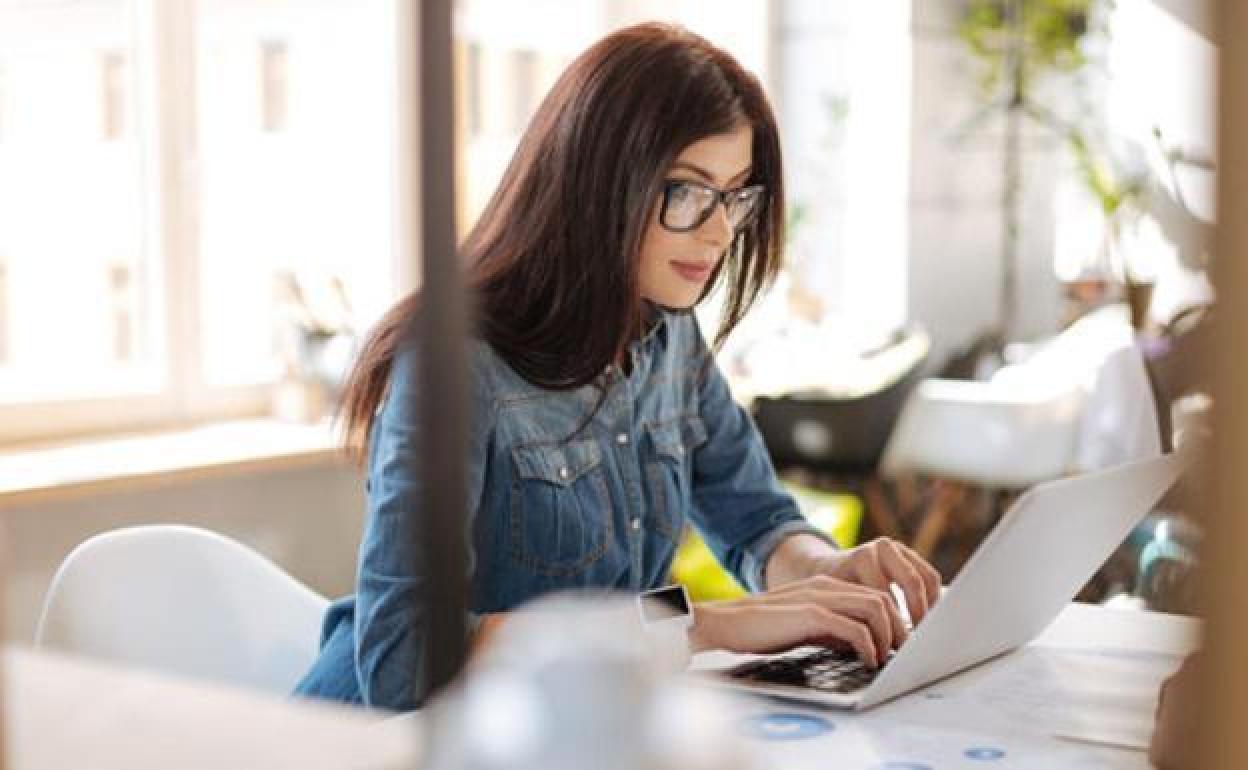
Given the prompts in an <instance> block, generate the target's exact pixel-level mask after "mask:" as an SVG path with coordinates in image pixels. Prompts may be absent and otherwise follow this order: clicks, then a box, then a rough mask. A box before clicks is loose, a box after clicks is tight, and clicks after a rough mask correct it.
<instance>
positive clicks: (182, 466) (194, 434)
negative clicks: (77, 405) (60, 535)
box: [0, 419, 346, 508]
mask: <svg viewBox="0 0 1248 770" xmlns="http://www.w3.org/2000/svg"><path fill="white" fill-rule="evenodd" d="M345 462H346V460H345V457H344V455H343V454H342V453H341V451H340V450H339V445H338V442H337V440H336V437H335V435H334V431H333V430H332V429H331V427H330V425H329V423H328V422H327V421H326V422H321V423H316V424H310V425H309V424H293V423H286V422H280V421H278V420H273V419H257V420H239V421H232V422H218V423H210V424H206V425H199V426H195V427H192V428H187V429H183V430H177V431H166V432H161V433H152V434H143V435H135V436H118V437H110V438H96V439H88V440H79V441H74V442H72V443H70V442H66V443H61V444H56V445H43V446H38V447H35V446H31V447H11V448H5V449H3V450H0V508H12V507H13V506H16V505H28V504H31V503H43V502H48V501H59V500H62V499H67V498H74V497H81V496H86V495H96V494H101V493H108V492H129V491H135V490H141V489H145V488H150V487H154V486H163V485H166V484H169V483H184V482H186V481H194V480H199V479H203V478H213V477H220V476H227V475H231V474H238V473H258V472H267V471H274V470H286V469H290V468H300V467H311V466H334V465H343V464H345Z"/></svg>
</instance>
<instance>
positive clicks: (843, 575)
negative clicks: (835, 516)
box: [767, 534, 940, 624]
mask: <svg viewBox="0 0 1248 770" xmlns="http://www.w3.org/2000/svg"><path fill="white" fill-rule="evenodd" d="M813 575H828V576H830V577H834V578H838V579H840V580H844V581H847V582H850V583H857V584H859V585H864V586H867V587H869V588H874V589H876V590H879V591H883V592H885V594H886V595H887V596H888V597H889V599H890V600H891V599H892V593H891V588H890V587H891V585H892V584H893V583H896V584H897V585H898V586H899V587H900V588H901V591H902V594H903V595H904V596H905V597H906V609H907V611H908V612H909V614H910V621H911V623H914V624H918V622H919V621H920V620H922V619H923V617H924V616H925V615H927V612H928V610H930V609H931V607H932V605H933V604H935V603H936V600H937V599H939V598H940V573H939V572H937V571H936V569H935V568H934V567H932V565H930V564H928V563H927V561H926V560H924V558H923V557H922V556H920V555H919V554H918V553H916V552H915V551H914V550H913V549H912V548H910V547H909V546H907V545H905V544H903V543H900V542H898V541H896V540H893V539H892V538H887V537H881V538H876V539H875V540H872V541H871V542H869V543H863V544H862V545H860V546H858V547H857V548H851V549H849V550H847V551H839V550H837V549H835V548H833V547H832V546H830V545H828V544H827V543H826V542H824V541H823V540H820V539H819V538H817V537H814V536H812V535H807V534H799V535H794V536H792V537H789V538H787V539H785V540H784V541H783V542H781V543H780V545H779V546H778V547H777V548H776V550H775V552H774V553H773V554H772V556H771V559H770V561H768V564H767V585H768V587H769V588H773V589H774V588H776V587H778V586H782V585H787V584H788V583H790V582H792V581H794V580H800V579H802V578H805V577H810V576H813Z"/></svg>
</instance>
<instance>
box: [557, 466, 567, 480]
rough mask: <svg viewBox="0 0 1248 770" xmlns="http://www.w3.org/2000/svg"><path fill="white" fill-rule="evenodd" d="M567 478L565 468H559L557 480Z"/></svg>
mask: <svg viewBox="0 0 1248 770" xmlns="http://www.w3.org/2000/svg"><path fill="white" fill-rule="evenodd" d="M567 477H568V469H567V468H560V469H559V478H561V479H566V478H567Z"/></svg>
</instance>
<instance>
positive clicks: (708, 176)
mask: <svg viewBox="0 0 1248 770" xmlns="http://www.w3.org/2000/svg"><path fill="white" fill-rule="evenodd" d="M672 168H683V169H685V170H687V171H692V172H693V173H695V174H697V175H698V176H700V177H702V178H703V179H705V180H706V181H707V182H710V183H711V184H715V176H714V175H713V174H712V173H711V172H709V171H707V170H706V169H704V168H702V167H701V166H699V165H697V164H695V163H690V162H689V161H687V160H678V161H676V162H675V163H673V164H672ZM753 169H754V167H753V166H746V167H745V168H743V169H741V170H740V171H738V172H737V173H736V174H734V175H733V176H731V177H729V178H728V181H729V182H733V181H735V180H737V179H741V178H742V177H745V176H748V175H749V173H750V171H752V170H753ZM726 186H727V185H725V187H726Z"/></svg>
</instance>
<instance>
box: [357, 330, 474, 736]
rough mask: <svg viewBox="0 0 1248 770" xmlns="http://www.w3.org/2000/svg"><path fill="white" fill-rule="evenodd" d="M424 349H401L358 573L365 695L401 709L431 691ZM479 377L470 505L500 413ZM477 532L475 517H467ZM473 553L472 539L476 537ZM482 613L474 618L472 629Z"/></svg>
mask: <svg viewBox="0 0 1248 770" xmlns="http://www.w3.org/2000/svg"><path fill="white" fill-rule="evenodd" d="M418 359H419V353H418V351H416V350H413V349H408V350H404V351H402V352H400V353H399V354H398V355H397V356H396V358H395V362H394V367H393V369H392V372H391V380H390V389H389V393H388V395H387V397H386V400H385V403H384V405H383V407H382V410H381V412H380V413H379V414H378V416H377V422H376V425H375V427H374V431H373V435H372V437H371V439H372V440H371V441H370V445H369V462H368V506H367V507H368V512H367V520H366V522H365V528H364V537H363V541H362V542H361V544H360V557H359V571H358V575H357V580H356V605H355V665H356V673H357V676H358V677H359V683H360V690H361V694H362V696H363V699H364V702H365V703H366V704H368V705H371V706H379V707H382V708H389V709H394V710H400V711H402V710H410V709H413V708H418V707H419V706H420V705H421V704H422V702H423V701H424V699H425V697H426V696H427V695H428V691H427V688H428V685H427V676H426V672H425V670H424V662H425V660H424V659H425V656H424V650H425V644H426V643H427V637H426V632H427V629H428V622H429V621H428V617H427V615H426V613H427V602H426V597H427V591H428V589H429V586H428V579H429V576H428V574H427V572H426V569H425V559H424V543H423V542H422V541H421V539H420V538H421V536H422V533H423V527H422V526H421V522H420V518H419V517H420V516H421V515H422V511H421V508H420V505H421V499H422V494H423V490H424V479H422V478H421V477H420V468H421V465H420V441H421V425H420V418H419V411H420V403H419V401H420V399H419V395H418V393H419V386H418V383H419V367H418ZM470 377H471V381H472V382H473V385H474V393H475V394H476V397H475V400H474V402H473V404H472V407H473V410H472V411H473V417H472V421H471V424H470V427H469V442H468V458H467V467H466V471H467V490H466V493H467V499H466V506H465V508H466V510H467V512H468V515H469V517H471V516H472V515H473V514H474V513H475V511H476V510H477V507H478V506H479V504H480V497H481V490H482V486H483V484H484V471H485V461H486V457H487V455H488V451H489V441H490V436H491V434H492V424H493V416H492V413H491V411H490V401H489V399H488V398H487V397H484V396H483V394H482V393H481V391H482V390H483V389H484V385H483V383H482V382H481V377H480V375H479V373H474V374H472V375H470ZM465 528H466V530H467V531H468V532H471V531H472V530H471V521H469V522H466V523H465ZM469 558H470V559H471V543H469ZM478 621H479V618H477V617H476V616H475V615H472V614H470V616H469V617H468V618H467V622H468V625H469V629H470V631H475V630H476V625H477V623H478Z"/></svg>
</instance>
